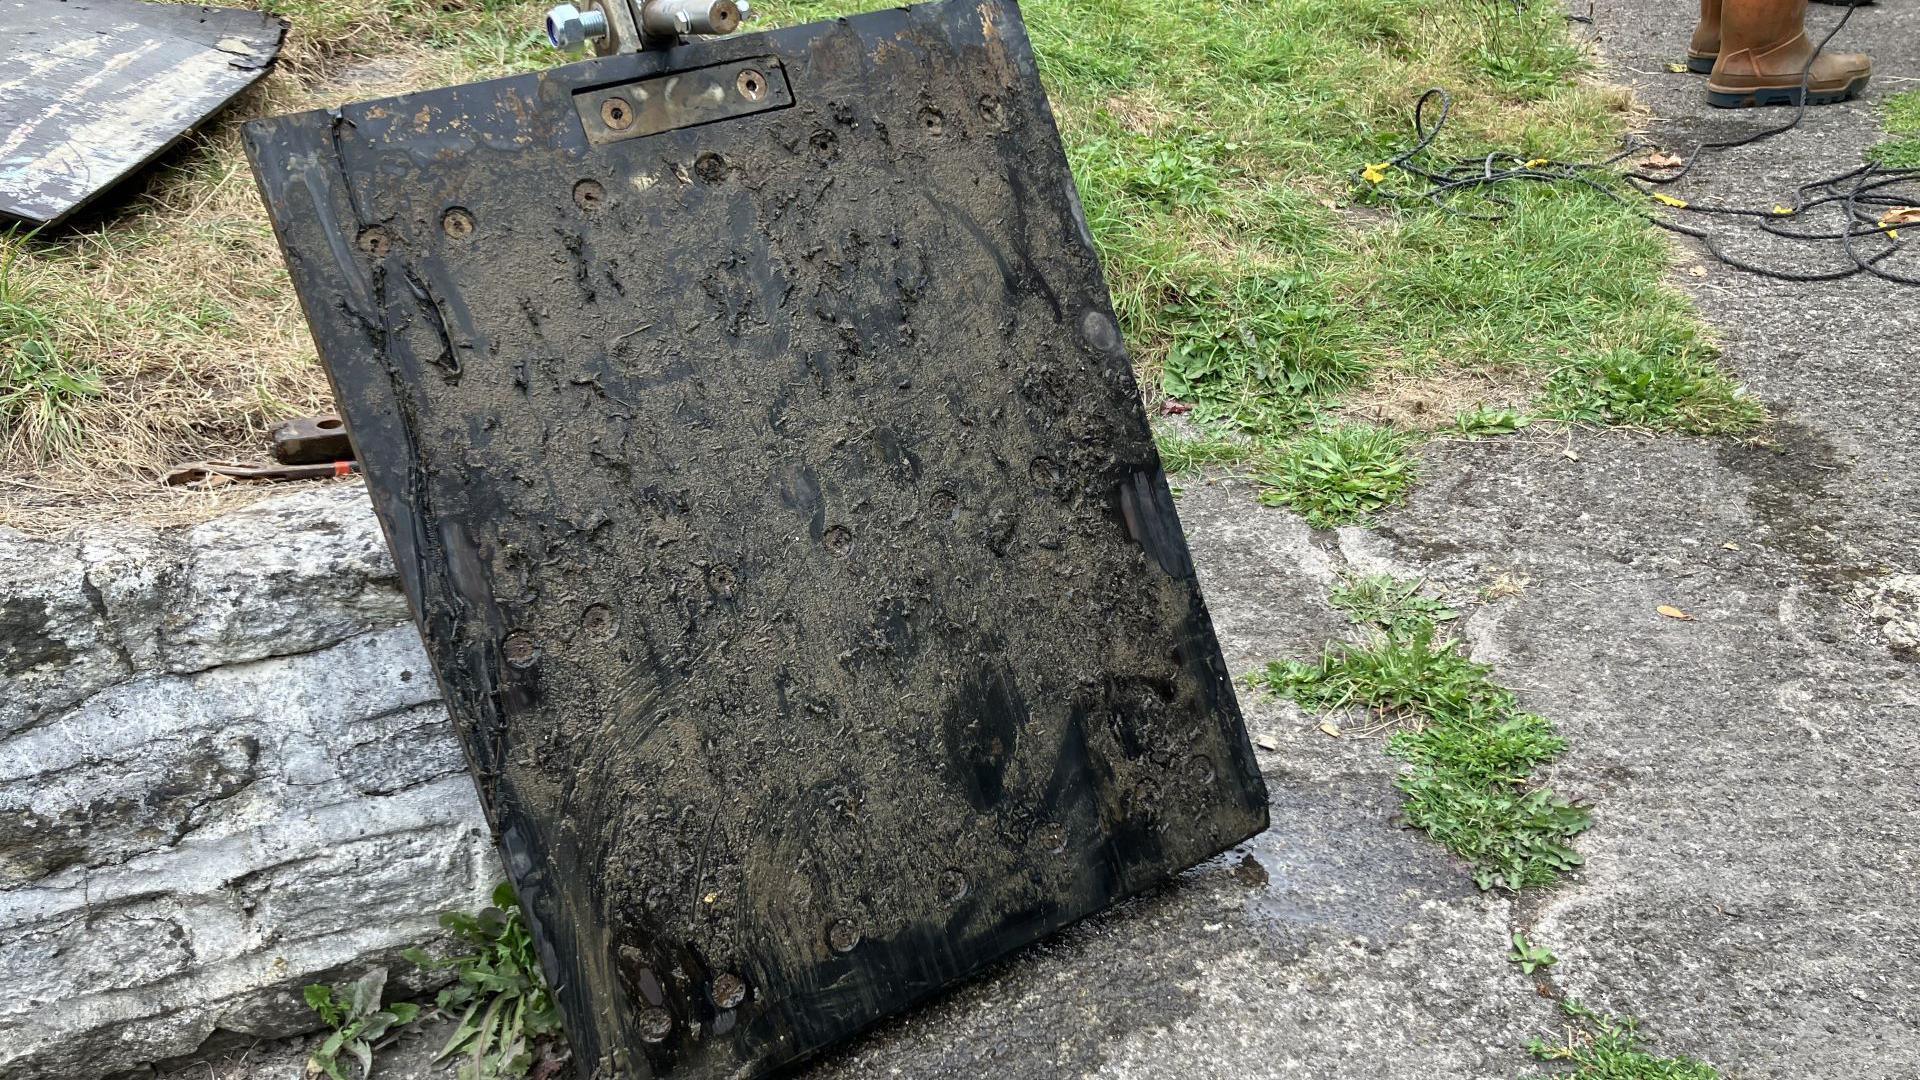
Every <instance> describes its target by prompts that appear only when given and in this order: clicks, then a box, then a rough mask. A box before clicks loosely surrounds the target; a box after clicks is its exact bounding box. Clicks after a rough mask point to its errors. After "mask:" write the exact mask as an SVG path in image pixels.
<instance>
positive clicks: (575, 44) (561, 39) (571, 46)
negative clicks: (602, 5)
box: [547, 4, 607, 52]
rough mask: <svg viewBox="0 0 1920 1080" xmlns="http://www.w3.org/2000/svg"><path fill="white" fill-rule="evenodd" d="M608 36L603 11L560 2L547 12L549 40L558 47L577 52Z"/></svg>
mask: <svg viewBox="0 0 1920 1080" xmlns="http://www.w3.org/2000/svg"><path fill="white" fill-rule="evenodd" d="M606 36H607V16H606V15H605V14H604V13H602V12H599V11H595V10H593V9H591V8H589V9H587V10H585V11H582V10H580V9H579V8H577V7H575V6H573V5H572V4H558V5H556V6H554V7H553V8H552V9H551V10H549V11H548V12H547V41H548V43H550V44H551V45H552V46H553V47H554V48H556V49H561V50H563V51H566V52H576V51H578V50H580V49H581V48H584V47H585V46H586V44H587V42H589V41H598V40H600V39H601V38H603V37H606Z"/></svg>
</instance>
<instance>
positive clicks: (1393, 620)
mask: <svg viewBox="0 0 1920 1080" xmlns="http://www.w3.org/2000/svg"><path fill="white" fill-rule="evenodd" d="M1327 602H1328V603H1330V604H1332V605H1333V607H1334V609H1335V610H1337V611H1343V612H1345V613H1346V615H1347V618H1349V619H1351V620H1352V621H1353V622H1354V623H1356V624H1358V625H1360V626H1372V627H1377V628H1379V629H1381V630H1385V631H1386V632H1387V633H1388V634H1390V635H1394V636H1401V635H1405V634H1410V633H1413V632H1414V631H1417V630H1419V629H1420V628H1421V627H1422V626H1423V625H1430V624H1434V623H1443V622H1451V621H1453V620H1454V619H1457V618H1459V617H1460V613H1459V612H1457V611H1455V610H1454V609H1452V608H1450V607H1448V606H1447V605H1446V604H1445V603H1444V602H1443V601H1440V600H1436V599H1434V598H1433V597H1431V596H1427V595H1426V594H1424V593H1422V592H1421V591H1420V583H1419V582H1417V581H1402V580H1401V579H1399V578H1396V577H1394V576H1393V575H1392V574H1350V575H1348V576H1346V577H1345V578H1342V579H1341V581H1340V584H1338V585H1336V586H1334V588H1333V592H1332V593H1331V594H1330V595H1329V596H1328V599H1327Z"/></svg>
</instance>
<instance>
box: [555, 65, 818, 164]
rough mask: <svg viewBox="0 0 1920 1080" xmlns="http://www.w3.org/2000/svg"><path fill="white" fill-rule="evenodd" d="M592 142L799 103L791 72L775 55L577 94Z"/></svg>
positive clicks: (583, 124)
mask: <svg viewBox="0 0 1920 1080" xmlns="http://www.w3.org/2000/svg"><path fill="white" fill-rule="evenodd" d="M573 104H574V108H575V109H576V110H577V111H578V112H579V114H580V125H581V127H582V128H583V129H584V130H585V131H586V134H587V141H588V142H590V143H593V144H595V145H596V146H597V145H600V144H603V143H611V142H619V141H620V140H622V139H638V138H641V137H643V136H647V135H658V134H660V133H662V132H666V131H673V130H675V129H677V128H684V127H693V126H694V125H696V124H710V123H712V122H714V121H716V120H727V119H731V118H734V117H739V116H751V115H753V114H754V113H759V112H768V111H771V110H773V109H784V108H786V107H787V106H789V105H792V104H793V92H792V90H791V89H789V88H788V86H787V73H786V70H785V69H784V68H782V67H781V65H780V61H779V60H778V59H777V58H775V57H772V56H762V57H756V58H754V59H751V60H736V61H734V62H732V63H728V64H716V65H714V66H713V67H709V68H699V69H695V70H693V71H680V72H675V73H674V74H672V75H657V76H655V77H653V78H650V79H640V80H636V81H634V82H629V83H618V84H614V85H611V86H596V87H594V88H592V89H591V90H583V91H580V92H577V93H575V94H574V96H573Z"/></svg>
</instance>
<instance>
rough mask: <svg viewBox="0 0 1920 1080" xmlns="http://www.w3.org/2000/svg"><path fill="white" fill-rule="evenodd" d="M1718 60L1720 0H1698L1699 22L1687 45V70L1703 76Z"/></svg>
mask: <svg viewBox="0 0 1920 1080" xmlns="http://www.w3.org/2000/svg"><path fill="white" fill-rule="evenodd" d="M1718 59H1720V0H1700V22H1699V25H1697V26H1695V27H1694V28H1693V41H1692V42H1690V43H1689V44H1688V45H1687V70H1688V71H1691V72H1693V73H1694V74H1695V75H1705V74H1707V73H1709V72H1711V71H1712V70H1713V62H1714V61H1715V60H1718Z"/></svg>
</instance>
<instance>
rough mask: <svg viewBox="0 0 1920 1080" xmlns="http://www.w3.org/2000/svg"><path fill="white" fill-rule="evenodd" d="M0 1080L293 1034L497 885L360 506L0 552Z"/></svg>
mask: <svg viewBox="0 0 1920 1080" xmlns="http://www.w3.org/2000/svg"><path fill="white" fill-rule="evenodd" d="M0 598H4V599H3V600H0V982H3V983H4V985H7V986H8V987H9V988H10V992H9V994H8V995H7V996H6V997H5V998H4V999H0V1075H4V1076H6V1077H8V1078H9V1080H55V1078H58V1080H83V1078H91V1077H96V1076H102V1075H106V1074H110V1073H113V1072H117V1071H121V1070H125V1069H130V1068H136V1067H139V1066H142V1065H145V1064H147V1063H150V1062H153V1061H157V1060H162V1059H166V1058H170V1057H176V1056H179V1055H182V1054H186V1053H190V1052H192V1051H193V1050H195V1049H196V1048H197V1047H198V1046H199V1045H200V1044H201V1043H202V1042H203V1041H205V1040H206V1039H207V1038H208V1037H209V1036H212V1035H213V1034H215V1033H216V1032H219V1031H230V1032H236V1033H241V1034H245V1035H252V1036H280V1035H288V1034H294V1033H298V1032H299V1031H302V1030H305V1029H308V1028H310V1027H312V1025H313V1022H314V1021H313V1017H312V1014H311V1013H310V1012H309V1011H308V1010H307V1009H306V1006H305V1004H304V1003H303V1002H302V1001H301V999H300V995H299V990H300V987H301V986H302V985H304V984H305V983H308V982H313V981H338V980H342V979H345V978H349V977H352V976H353V975H357V974H359V973H360V972H361V971H363V970H365V969H366V968H368V967H372V966H374V965H376V964H385V965H389V966H392V967H393V968H394V969H395V971H394V975H395V982H396V983H397V984H398V985H400V986H402V987H405V986H413V987H415V988H417V987H419V986H420V985H421V984H422V982H423V978H424V977H423V976H421V975H420V973H417V972H413V971H411V970H409V969H408V968H407V965H406V964H405V963H404V962H403V961H401V960H400V958H399V951H400V950H401V949H402V948H404V947H406V946H408V945H413V944H420V943H425V942H428V941H431V940H432V939H433V938H434V937H435V936H436V935H437V933H438V930H437V927H436V923H435V916H436V915H437V914H438V913H439V912H442V911H446V910H453V909H463V910H471V909H475V908H478V907H480V906H482V905H483V904H484V903H485V902H486V894H487V892H488V890H489V889H490V888H491V886H492V884H493V883H494V882H495V881H497V880H498V879H499V877H500V870H499V867H498V863H497V861H496V860H495V857H494V855H493V851H492V847H491V844H490V843H489V842H488V840H487V837H486V831H485V826H484V823H483V820H482V818H481V814H480V808H479V803H478V800H477V799H476V798H475V797H474V793H473V786H472V781H471V780H470V779H469V777H468V776H467V774H466V769H465V762H464V760H463V759H462V757H461V754H460V750H459V746H458V743H457V742H456V741H455V740H454V737H453V733H452V730H451V728H450V726H449V724H448V721H447V716H446V712H445V710H444V708H442V707H441V705H440V704H439V701H438V688H437V686H436V685H435V683H434V680H433V677H432V673H431V671H430V669H429V668H428V666H427V660H426V656H425V654H424V653H423V652H422V650H421V647H420V642H419V638H418V636H417V635H416V633H415V632H414V630H413V627H412V626H411V625H410V624H409V623H407V622H406V618H407V614H406V606H405V602H404V600H403V599H402V597H401V596H400V594H399V592H398V589H397V583H396V579H395V577H394V574H393V570H392V567H391V565H390V563H389V562H388V560H387V555H386V550H385V546H384V544H383V543H382V541H381V538H380V533H379V529H378V527H377V526H376V525H375V523H374V520H373V516H372V513H371V510H370V508H369V507H368V506H367V505H366V501H365V497H364V495H363V493H362V492H361V491H360V490H359V489H358V488H357V487H334V488H328V489H323V490H316V491H309V492H305V493H301V494H298V495H293V496H290V497H287V498H283V499H278V500H274V501H272V502H267V503H262V504H259V505H257V506H254V507H251V508H249V509H247V510H243V511H241V512H238V513H235V514H232V515H229V516H227V517H224V518H221V519H218V520H216V521H213V522H209V523H207V524H204V525H201V526H198V527H195V528H191V529H174V530H154V529H147V528H142V527H139V526H131V525H124V524H116V525H110V526H99V527H95V528H90V529H87V530H85V531H83V532H81V533H79V534H77V535H75V536H71V537H67V538H62V539H59V540H36V539H31V538H27V537H24V536H21V535H19V534H17V533H16V534H0Z"/></svg>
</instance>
